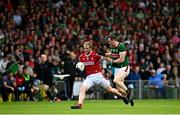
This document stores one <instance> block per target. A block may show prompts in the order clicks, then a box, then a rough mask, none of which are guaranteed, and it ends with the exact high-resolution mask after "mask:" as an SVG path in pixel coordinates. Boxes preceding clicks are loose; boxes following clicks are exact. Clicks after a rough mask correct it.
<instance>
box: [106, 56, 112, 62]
mask: <svg viewBox="0 0 180 115" xmlns="http://www.w3.org/2000/svg"><path fill="white" fill-rule="evenodd" d="M104 59H105V60H106V61H107V62H111V63H112V59H111V58H110V57H104Z"/></svg>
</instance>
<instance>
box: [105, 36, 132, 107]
mask: <svg viewBox="0 0 180 115" xmlns="http://www.w3.org/2000/svg"><path fill="white" fill-rule="evenodd" d="M107 42H108V44H109V45H110V47H111V51H110V52H108V53H105V56H107V57H106V58H105V59H106V60H107V61H108V62H111V63H112V67H113V68H114V80H113V82H114V83H115V84H116V88H117V90H118V91H119V92H120V93H121V94H122V95H123V98H122V99H123V101H124V102H125V103H126V104H128V103H129V102H130V103H131V106H133V105H134V102H133V100H129V99H128V98H127V97H128V88H127V87H126V85H125V84H124V79H125V78H126V77H127V76H128V74H129V72H130V67H129V60H128V56H127V48H126V46H125V44H124V43H122V42H119V41H118V40H116V38H114V37H112V36H111V37H108V38H107Z"/></svg>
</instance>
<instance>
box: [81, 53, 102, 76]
mask: <svg viewBox="0 0 180 115" xmlns="http://www.w3.org/2000/svg"><path fill="white" fill-rule="evenodd" d="M101 58H102V56H100V55H98V54H97V53H96V52H95V51H92V52H90V53H89V54H88V55H87V54H86V53H82V54H81V55H80V57H79V60H80V62H83V63H84V65H85V73H86V75H90V74H94V73H98V72H102V69H101V65H100V63H99V61H100V59H101Z"/></svg>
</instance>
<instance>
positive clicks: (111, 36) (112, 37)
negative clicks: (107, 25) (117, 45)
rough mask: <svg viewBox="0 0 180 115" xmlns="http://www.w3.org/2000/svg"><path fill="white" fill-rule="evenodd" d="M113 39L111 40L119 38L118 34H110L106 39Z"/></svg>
mask: <svg viewBox="0 0 180 115" xmlns="http://www.w3.org/2000/svg"><path fill="white" fill-rule="evenodd" d="M109 40H110V41H111V40H117V36H116V35H108V36H106V41H109Z"/></svg>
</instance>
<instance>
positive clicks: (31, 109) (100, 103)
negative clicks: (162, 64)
mask: <svg viewBox="0 0 180 115" xmlns="http://www.w3.org/2000/svg"><path fill="white" fill-rule="evenodd" d="M76 102H77V101H61V102H44V101H42V102H7V103H2V102H1V103H0V114H180V100H135V106H134V107H131V106H130V105H125V104H124V103H123V102H122V100H85V103H84V106H83V109H79V110H72V109H70V106H71V105H74V104H75V103H76Z"/></svg>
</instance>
